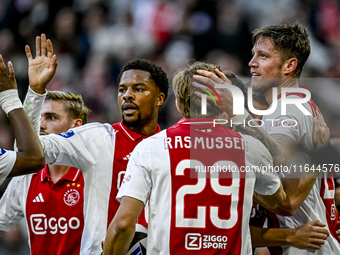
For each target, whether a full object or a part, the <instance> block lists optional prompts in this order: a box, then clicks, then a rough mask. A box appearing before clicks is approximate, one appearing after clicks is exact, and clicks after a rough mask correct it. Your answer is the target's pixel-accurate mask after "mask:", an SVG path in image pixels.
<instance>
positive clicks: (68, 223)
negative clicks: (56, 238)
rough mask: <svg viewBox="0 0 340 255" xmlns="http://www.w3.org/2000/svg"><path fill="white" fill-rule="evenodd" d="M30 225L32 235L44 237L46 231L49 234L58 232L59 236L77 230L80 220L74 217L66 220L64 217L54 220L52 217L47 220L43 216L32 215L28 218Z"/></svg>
mask: <svg viewBox="0 0 340 255" xmlns="http://www.w3.org/2000/svg"><path fill="white" fill-rule="evenodd" d="M30 224H31V228H32V231H33V233H34V234H36V235H45V234H46V233H47V231H50V233H51V234H56V233H57V232H58V231H59V232H60V234H65V233H66V232H67V230H68V229H69V228H70V229H77V228H79V226H80V220H79V219H78V218H76V217H72V218H70V219H69V220H67V219H66V218H64V217H60V218H59V219H56V218H54V217H51V218H49V219H48V218H47V217H46V215H45V214H42V213H41V214H32V215H31V216H30Z"/></svg>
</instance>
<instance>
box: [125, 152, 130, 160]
mask: <svg viewBox="0 0 340 255" xmlns="http://www.w3.org/2000/svg"><path fill="white" fill-rule="evenodd" d="M130 157H131V152H130V153H129V154H128V155H126V156H125V157H124V159H125V160H129V159H130Z"/></svg>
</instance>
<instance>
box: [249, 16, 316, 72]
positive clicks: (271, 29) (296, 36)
mask: <svg viewBox="0 0 340 255" xmlns="http://www.w3.org/2000/svg"><path fill="white" fill-rule="evenodd" d="M253 33H254V34H253V39H252V41H253V45H255V44H256V43H257V42H258V40H259V39H260V38H262V37H267V38H269V39H270V40H271V42H272V43H273V45H274V47H275V49H276V50H278V51H279V52H280V55H281V58H282V61H286V60H288V59H290V58H296V59H297V60H298V64H297V67H296V70H295V71H294V74H295V75H294V76H295V77H296V78H298V77H299V76H300V74H301V71H302V68H303V66H304V64H305V63H306V61H307V59H308V57H309V54H310V42H309V35H308V33H307V30H306V29H305V28H304V27H302V25H301V24H300V23H299V22H295V23H293V24H291V23H285V24H281V25H274V26H268V27H262V28H259V29H256V30H255V31H254V32H253Z"/></svg>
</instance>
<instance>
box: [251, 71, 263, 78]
mask: <svg viewBox="0 0 340 255" xmlns="http://www.w3.org/2000/svg"><path fill="white" fill-rule="evenodd" d="M251 74H252V78H256V77H260V76H261V74H259V73H255V72H251Z"/></svg>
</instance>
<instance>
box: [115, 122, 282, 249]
mask: <svg viewBox="0 0 340 255" xmlns="http://www.w3.org/2000/svg"><path fill="white" fill-rule="evenodd" d="M204 120H207V119H199V120H198V119H196V120H182V121H180V122H179V123H177V124H176V125H174V126H172V127H170V128H168V129H167V130H164V131H162V132H161V133H159V134H157V135H154V136H152V137H151V138H148V139H146V140H144V141H143V142H141V143H140V144H139V145H138V146H137V147H136V149H135V150H134V151H133V153H132V156H131V159H130V161H129V164H128V168H127V172H126V175H125V178H124V181H123V184H122V186H121V188H120V190H119V192H118V195H117V199H118V200H121V199H122V197H124V196H129V197H133V198H136V199H138V200H140V201H142V202H143V203H144V204H146V203H147V202H148V200H150V201H149V213H148V217H149V228H148V244H147V247H148V249H147V254H198V253H199V254H201V253H202V254H251V240H250V230H249V216H250V211H251V208H252V200H253V193H254V189H255V191H256V192H258V193H259V194H262V195H271V194H273V193H275V192H276V191H277V190H278V188H279V186H280V180H279V178H278V176H277V175H276V174H270V173H267V172H255V171H251V170H250V168H251V166H260V165H262V166H264V165H265V166H268V165H271V164H272V158H271V155H270V153H269V152H268V150H267V149H266V148H265V147H264V145H263V144H262V143H261V142H259V141H258V140H256V139H254V138H252V137H249V136H244V135H241V134H239V133H237V132H235V131H232V130H229V129H226V128H224V127H222V126H219V125H218V126H216V127H213V126H212V124H211V120H210V124H201V123H200V122H202V121H204ZM195 121H196V123H195Z"/></svg>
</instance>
